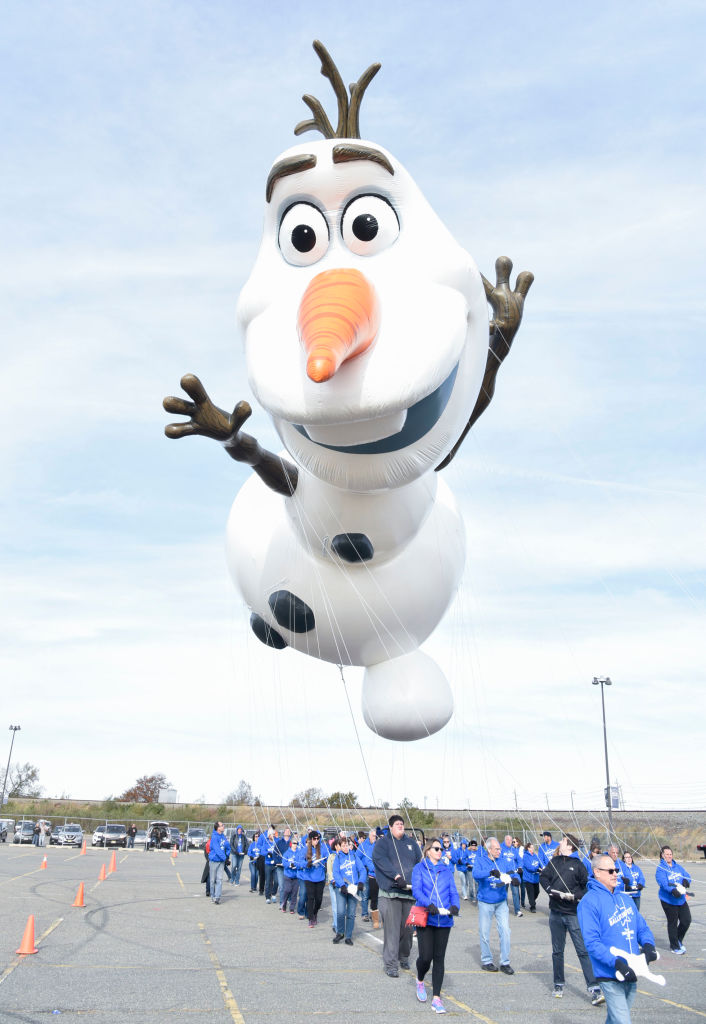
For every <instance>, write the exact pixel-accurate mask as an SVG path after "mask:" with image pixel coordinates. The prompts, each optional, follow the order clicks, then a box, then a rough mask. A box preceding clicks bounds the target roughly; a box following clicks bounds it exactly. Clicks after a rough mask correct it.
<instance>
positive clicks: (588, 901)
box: [578, 878, 655, 981]
mask: <svg viewBox="0 0 706 1024" xmlns="http://www.w3.org/2000/svg"><path fill="white" fill-rule="evenodd" d="M578 919H579V925H580V927H581V934H582V935H583V941H584V945H585V946H586V952H587V953H588V955H589V958H590V960H591V966H592V967H593V973H594V975H595V977H596V980H600V979H601V978H604V979H608V980H611V981H615V980H616V977H615V960H616V957H615V954H614V953H611V951H610V947H611V946H615V947H616V949H621V950H624V951H626V952H627V953H639V952H640V948H641V947H642V946H644V944H645V943H646V942H647V943H649V944H650V945H651V946H654V944H655V940H654V936H653V934H652V932H651V931H650V929H649V928H648V926H647V922H646V921H645V919H644V917H643V916H642V914H641V913H640V912H639V911H638V910H637V909H636V908H635V901H634V900H633V899H631V898H630V897H629V896H626V895H625V893H624V892H617V891H616V892H615V893H612V892H611V891H610V889H607V888H606V886H605V885H603V884H602V883H601V882H598V881H596V879H595V878H589V880H588V889H587V891H586V895H585V896H584V898H583V899H582V900H581V902H580V903H579V906H578Z"/></svg>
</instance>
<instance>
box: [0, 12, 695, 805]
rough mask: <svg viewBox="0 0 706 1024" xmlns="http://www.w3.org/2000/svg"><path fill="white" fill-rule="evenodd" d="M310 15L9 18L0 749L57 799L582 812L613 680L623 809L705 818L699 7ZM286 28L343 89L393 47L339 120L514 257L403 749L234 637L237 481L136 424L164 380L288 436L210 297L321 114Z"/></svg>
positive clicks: (592, 799) (218, 460)
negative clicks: (309, 799)
mask: <svg viewBox="0 0 706 1024" xmlns="http://www.w3.org/2000/svg"><path fill="white" fill-rule="evenodd" d="M299 6H300V5H294V6H293V5H290V4H285V3H282V2H279V0H275V2H273V3H270V4H268V5H267V7H266V10H265V9H263V10H262V11H261V10H260V9H259V8H257V6H256V5H252V4H247V3H243V2H239V0H231V2H226V0H213V2H210V3H208V4H196V3H187V2H174V0H149V2H144V3H140V2H136V0H120V2H119V3H118V2H110V0H105V2H102V3H101V4H94V3H91V2H82V0H75V2H68V0H58V2H55V0H52V2H42V0H38V2H36V3H33V4H31V5H27V4H22V5H20V4H16V5H6V6H5V9H4V16H3V22H4V24H3V29H4V31H3V38H2V40H1V41H0V49H1V51H2V52H1V54H0V76H2V88H1V89H0V107H1V108H2V124H3V138H4V140H5V151H6V159H5V160H4V161H3V162H2V166H1V167H0V176H1V178H2V196H3V203H2V208H3V214H2V225H3V226H2V231H1V232H0V259H1V260H2V275H1V280H0V288H1V290H2V295H1V299H0V301H1V306H2V331H1V340H0V344H1V345H2V354H3V367H4V375H5V386H4V388H3V408H4V417H3V419H4V429H3V430H2V431H1V432H0V452H1V453H2V476H1V480H2V498H3V501H2V508H3V514H2V519H1V529H2V542H3V544H2V547H3V555H2V562H1V565H0V572H1V574H2V576H1V585H0V595H1V596H0V600H1V601H2V617H1V620H0V622H1V625H0V628H1V629H2V634H3V635H2V644H1V648H0V657H1V659H2V663H1V675H0V678H1V679H2V701H1V706H2V710H3V713H4V715H3V718H4V720H3V719H2V718H0V736H1V735H5V736H6V739H7V740H8V751H9V738H10V732H9V731H8V732H7V733H5V732H4V730H5V729H6V728H7V726H8V725H10V724H19V725H20V726H21V731H20V732H18V733H17V734H16V743H15V748H14V752H13V761H21V762H25V761H29V762H31V763H33V764H35V765H37V767H38V768H39V769H40V782H41V784H42V785H43V786H44V789H45V792H46V794H47V795H51V796H61V795H67V796H72V797H74V798H77V799H78V798H86V799H89V798H93V799H101V798H104V797H107V796H109V795H118V794H119V793H120V792H122V791H123V790H124V789H125V788H127V787H128V786H129V785H131V784H132V783H133V782H134V780H135V779H136V778H137V777H138V776H141V775H143V774H151V773H153V772H163V773H165V774H166V775H167V777H168V779H169V780H170V781H171V782H172V784H173V785H174V787H175V788H176V789H177V792H178V799H179V800H184V801H192V800H197V799H200V798H202V799H205V800H207V801H209V802H218V801H220V800H221V799H222V798H223V797H224V796H225V794H227V793H228V792H230V791H231V790H232V789H233V788H234V787H235V785H236V784H237V782H238V781H239V780H240V779H245V780H246V781H248V782H249V783H250V784H251V785H252V787H253V790H254V791H255V792H256V793H257V794H259V795H260V796H261V797H262V799H263V800H264V801H265V802H267V803H268V804H272V805H277V804H285V803H287V802H288V801H289V800H290V799H291V797H292V796H293V795H294V794H295V793H296V792H298V791H299V790H302V789H304V788H306V787H309V786H318V787H320V788H322V789H323V790H324V791H325V792H332V791H334V790H343V791H348V790H352V791H353V792H355V793H356V794H357V795H358V798H359V800H360V802H361V803H363V804H371V803H377V804H379V803H381V802H383V801H387V802H389V803H391V804H392V805H395V804H396V803H397V802H398V801H399V800H401V799H402V798H403V797H407V798H409V799H411V800H412V801H413V802H414V803H417V804H419V805H420V806H424V805H425V804H426V805H427V806H429V807H434V806H440V807H464V806H467V807H469V808H512V807H513V806H515V805H517V806H519V807H520V808H545V807H546V808H548V809H560V808H567V807H569V806H571V801H573V802H574V804H575V806H576V807H577V808H579V807H581V808H598V807H600V806H601V803H602V789H603V786H604V784H605V767H604V757H603V734H602V721H601V706H600V704H601V702H600V695H599V688H598V687H594V686H592V685H591V681H592V679H593V677H594V676H609V677H610V678H611V680H612V682H613V685H612V686H611V687H610V688H609V689H608V688H607V689H606V690H605V697H606V716H607V731H608V753H609V762H610V771H611V781H613V782H617V783H619V784H620V786H621V788H622V794H623V799H624V803H625V807H626V808H628V809H642V808H655V809H659V808H668V807H703V805H704V801H705V800H706V784H705V783H704V781H703V776H702V773H697V772H694V771H693V767H692V766H693V765H694V764H695V752H696V750H697V749H698V747H699V746H700V744H701V743H702V742H703V721H704V698H703V693H704V691H705V684H706V669H705V667H704V666H705V665H706V658H705V657H704V654H705V653H706V639H704V638H705V637H706V630H705V629H704V584H705V581H706V572H705V569H706V554H705V546H704V521H705V515H704V513H705V512H706V501H705V497H706V494H705V481H706V472H705V470H706V466H705V459H704V420H705V415H704V402H703V390H704V370H705V368H706V356H705V349H704V344H703V340H704V326H705V322H706V315H705V306H704V298H703V282H704V280H705V279H706V273H705V271H706V267H704V245H703V238H704V229H705V218H704V206H705V203H706V200H705V198H704V189H703V181H704V150H705V149H706V130H705V129H706V126H705V125H704V108H703V95H704V84H705V83H704V77H705V72H704V62H703V59H702V56H703V55H702V53H701V46H700V41H701V40H702V39H703V35H704V29H705V28H706V25H705V24H704V22H705V21H706V16H705V14H704V10H703V6H702V5H700V4H697V3H690V2H686V0H684V2H679V0H676V2H674V3H671V4H669V5H667V6H665V5H663V4H658V3H640V4H637V3H624V4H619V5H615V4H608V3H600V2H599V3H597V4H593V5H591V7H590V9H583V8H582V9H579V8H575V7H572V6H571V5H569V6H567V5H565V4H558V3H543V4H541V5H540V4H536V3H499V4H495V5H493V8H492V16H490V17H489V16H488V8H487V7H486V6H485V5H481V4H480V3H477V2H462V3H453V2H449V3H444V2H442V3H440V4H439V3H435V4H431V3H422V2H417V0H411V2H407V3H405V4H404V5H398V4H381V3H373V2H369V0H361V2H359V3H357V4H355V5H350V4H343V3H339V2H336V0H327V2H326V3H323V2H319V0H314V2H310V3H307V4H306V5H301V6H302V9H301V10H298V9H297V8H298V7H299ZM315 38H320V39H321V40H322V41H323V42H324V43H325V45H326V46H327V47H328V49H329V51H330V52H331V54H332V56H333V58H334V60H335V61H336V62H337V64H338V66H339V67H340V68H341V71H342V75H343V78H344V80H345V81H346V82H349V81H353V80H355V79H356V78H357V77H358V76H359V75H360V73H361V72H362V71H363V70H364V68H366V67H367V66H368V65H369V64H370V63H372V62H373V61H380V62H381V63H382V70H381V72H380V73H379V74H378V76H377V78H376V79H375V80H374V82H373V83H372V85H371V86H370V88H369V90H368V93H367V95H366V98H365V100H364V103H363V107H362V113H361V124H362V135H363V137H365V138H368V139H370V140H371V141H373V142H377V143H378V144H380V145H383V146H385V147H386V148H387V149H388V150H390V151H391V152H392V153H394V154H395V156H396V157H397V158H398V159H399V160H401V161H402V163H403V164H404V165H405V167H406V168H407V170H408V171H409V172H410V173H411V174H412V175H413V176H414V178H415V180H416V182H417V184H418V185H419V186H420V188H421V189H422V191H423V192H424V194H425V195H426V197H427V199H428V200H429V201H430V203H431V204H432V206H433V207H434V209H435V210H436V211H437V213H438V214H439V216H440V217H441V218H442V219H443V221H444V222H445V223H446V224H447V225H448V227H449V229H450V230H451V232H452V233H453V235H454V237H455V238H456V239H457V240H458V241H459V242H460V243H461V244H462V245H463V246H464V247H465V248H466V249H467V250H468V251H469V252H470V253H471V255H472V256H473V258H474V260H475V261H476V263H477V264H478V266H479V268H480V269H481V270H482V271H483V272H484V273H485V274H486V276H488V277H492V273H493V265H494V261H495V259H496V257H497V256H500V255H508V256H510V257H511V258H512V260H513V261H514V264H515V270H516V271H519V270H523V269H528V270H532V271H533V273H534V274H535V283H534V286H533V288H532V290H531V292H530V294H529V297H528V300H527V304H526V309H525V318H524V322H523V325H522V327H521V330H520V332H519V334H518V336H517V338H516V341H515V344H514V346H513V350H512V352H511V354H510V356H509V357H508V359H507V360H506V362H505V364H504V365H503V367H502V369H501V372H500V375H499V378H498V385H497V390H496V396H495V398H494V401H493V403H492V405H491V407H490V408H489V410H488V411H487V412H486V413H485V415H484V416H483V417H482V419H481V420H480V421H479V422H478V424H477V425H476V426H475V427H474V429H473V430H472V431H471V433H470V434H469V436H468V438H467V439H466V441H465V443H464V445H463V447H462V449H461V451H460V453H459V455H458V456H457V457H456V459H455V460H454V462H453V464H452V465H451V466H450V467H449V468H448V469H447V470H446V471H445V473H444V477H445V480H446V483H447V484H449V486H450V487H451V488H452V490H453V492H454V494H455V497H456V499H457V501H458V503H459V506H460V508H461V511H462V513H463V516H464V520H465V523H466V529H467V538H468V557H467V563H466V568H465V573H464V577H463V581H462V585H461V587H460V589H459V593H458V595H457V597H456V600H455V602H454V604H453V605H452V607H451V609H450V611H449V613H448V614H447V616H446V617H445V619H444V620H443V621H442V623H441V624H440V626H439V627H438V628H437V630H436V631H435V633H434V634H433V635H432V637H430V639H429V640H428V641H427V643H426V644H425V645H424V649H425V650H426V651H427V652H428V653H430V654H431V655H432V656H433V657H434V658H436V660H437V661H438V662H439V664H440V665H441V666H442V668H443V669H444V671H445V673H446V675H447V676H448V678H449V680H450V682H451V685H452V689H453V691H454V696H455V704H456V711H455V715H454V717H453V719H452V720H451V723H450V724H449V725H448V726H447V727H446V729H444V730H443V731H442V732H441V733H439V734H437V735H436V736H434V737H432V738H429V739H425V740H423V741H420V742H417V743H411V744H398V743H391V742H389V741H385V740H382V739H380V738H378V737H376V736H375V735H373V734H372V733H371V732H370V731H369V730H368V729H367V727H366V726H365V724H364V723H363V720H362V716H361V713H360V687H361V673H360V670H359V669H354V668H351V669H346V670H345V671H344V673H343V677H342V675H341V673H340V672H339V670H338V668H337V667H336V666H333V665H327V664H322V663H319V662H316V661H314V660H313V659H310V658H306V657H304V656H302V655H298V654H296V653H295V652H291V651H285V652H281V653H280V652H272V651H270V650H267V649H265V648H264V647H262V646H261V645H260V644H259V643H258V641H257V640H256V639H255V638H254V637H253V636H252V634H251V632H250V630H249V627H248V618H249V614H248V612H247V609H246V608H245V606H244V604H243V602H242V601H241V599H240V597H239V596H238V594H237V593H236V591H235V589H234V587H233V585H232V583H231V581H230V579H229V576H228V573H227V568H226V563H225V554H224V532H225V522H226V519H227V515H228V511H229V508H230V504H231V502H232V501H233V499H234V497H235V495H236V493H237V491H238V489H239V488H240V487H241V486H242V484H243V483H244V482H245V480H246V479H247V478H248V471H247V470H245V469H243V468H242V467H240V466H238V465H236V464H235V463H234V462H232V460H230V459H228V458H227V457H226V456H225V455H224V454H223V452H222V451H221V450H220V448H219V446H218V445H216V444H214V443H213V442H209V441H206V440H204V439H198V438H196V439H186V440H183V441H179V442H174V441H171V440H168V439H167V438H165V436H164V432H163V430H164V426H165V424H166V423H167V422H169V420H170V419H173V417H170V416H168V415H167V414H166V413H165V412H164V411H163V409H162V407H161V401H162V398H163V396H165V395H167V394H176V393H178V391H179V388H178V382H179V379H180V377H181V376H182V374H184V373H185V372H187V371H189V372H195V373H198V375H199V376H200V377H201V379H202V380H203V381H204V382H205V384H206V387H207V388H208V390H209V392H210V393H211V394H212V395H213V398H214V401H216V402H217V404H220V405H222V406H224V407H226V408H230V407H232V406H233V405H234V404H235V402H236V401H237V400H239V399H243V398H245V399H247V400H249V401H250V402H251V404H253V407H254V413H253V417H252V419H251V421H250V426H249V430H250V432H251V433H253V434H255V435H256V436H257V437H258V439H259V440H260V442H261V443H262V444H263V445H265V446H266V447H269V448H273V449H274V450H277V449H278V448H279V443H278V439H277V437H276V434H275V432H274V430H273V428H272V426H271V424H270V423H269V421H268V418H267V416H266V414H265V413H264V412H263V410H262V409H261V408H259V407H258V406H257V404H256V403H255V402H254V399H253V396H252V392H251V390H250V388H249V385H248V380H247V373H246V370H245V364H244V358H243V352H242V339H241V337H240V335H239V329H238V325H237V322H236V316H235V308H236V303H237V298H238V294H239V292H240V289H241V288H242V286H243V284H244V283H245V281H246V280H247V277H248V275H249V273H250V269H251V267H252V264H253V261H254V258H255V255H256V252H257V248H258V245H259V240H260V234H261V230H262V218H263V212H264V200H263V196H264V184H265V180H266V176H267V173H268V171H269V168H270V165H271V163H272V161H273V160H274V158H275V157H276V156H277V155H278V154H279V153H280V152H281V151H282V150H283V149H285V148H286V147H288V146H289V145H292V144H293V143H294V142H295V141H296V140H295V139H294V136H293V134H292V132H293V128H294V125H295V124H296V123H297V122H298V121H300V120H302V119H304V118H305V117H307V116H308V111H307V108H306V107H305V106H304V104H303V103H302V101H301V96H302V95H303V94H304V93H313V94H314V95H316V96H319V97H320V98H321V99H322V101H323V102H324V104H325V106H326V108H327V110H329V112H330V113H331V114H332V113H333V112H332V104H333V94H332V93H331V92H330V89H329V86H328V83H327V82H326V81H325V80H324V79H323V78H321V76H320V74H319V62H318V59H317V58H316V56H315V54H314V53H313V51H312V49H311V43H312V41H313V40H314V39H315ZM699 68H700V69H701V70H699ZM305 138H312V139H313V138H315V136H305ZM8 155H10V159H7V156H8ZM5 757H6V754H5V753H3V749H2V747H0V759H1V760H2V762H3V764H4V759H5Z"/></svg>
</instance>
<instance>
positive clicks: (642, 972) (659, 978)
mask: <svg viewBox="0 0 706 1024" xmlns="http://www.w3.org/2000/svg"><path fill="white" fill-rule="evenodd" d="M610 951H611V953H612V954H613V956H622V957H623V959H624V960H627V963H628V967H632V969H633V971H634V972H635V974H636V975H637V976H638V978H647V980H648V981H653V982H654V983H655V985H666V984H667V982H666V981H665V979H664V977H663V975H661V974H653V973H652V971H651V970H650V967H649V964H648V963H647V961H646V960H645V954H644V953H628V952H626V951H625V950H624V949H618V947H617V946H611V947H610ZM655 952H656V950H655ZM657 956H658V957H659V953H658V954H657Z"/></svg>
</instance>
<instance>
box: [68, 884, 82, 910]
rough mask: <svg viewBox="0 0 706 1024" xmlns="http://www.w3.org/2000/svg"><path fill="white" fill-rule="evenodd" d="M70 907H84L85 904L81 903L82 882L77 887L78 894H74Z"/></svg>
mask: <svg viewBox="0 0 706 1024" xmlns="http://www.w3.org/2000/svg"><path fill="white" fill-rule="evenodd" d="M71 906H72V907H83V906H85V904H84V902H83V882H81V884H80V885H79V887H78V892H77V893H76V899H75V900H74V901H73V903H72V904H71Z"/></svg>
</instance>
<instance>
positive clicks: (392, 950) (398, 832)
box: [373, 814, 422, 978]
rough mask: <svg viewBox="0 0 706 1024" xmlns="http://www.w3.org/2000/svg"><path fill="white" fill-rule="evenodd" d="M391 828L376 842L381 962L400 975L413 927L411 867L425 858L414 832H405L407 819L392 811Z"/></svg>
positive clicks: (392, 975) (391, 973) (392, 974)
mask: <svg viewBox="0 0 706 1024" xmlns="http://www.w3.org/2000/svg"><path fill="white" fill-rule="evenodd" d="M388 827H389V832H388V833H387V835H385V836H381V837H380V838H379V839H378V840H377V842H376V843H375V845H374V846H373V864H374V865H375V877H376V879H377V882H378V885H379V887H380V900H379V905H380V915H381V917H382V927H383V948H382V962H383V969H384V971H385V974H386V975H387V976H388V977H389V978H398V977H399V969H400V967H401V968H402V969H403V970H405V971H406V970H409V954H410V952H411V951H412V929H411V928H409V927H408V926H407V915H408V914H409V909H410V907H411V906H412V900H413V896H412V871H413V870H414V867H415V865H416V864H418V863H419V861H420V860H421V859H422V851H421V850H420V849H419V843H418V842H417V840H416V837H414V836H407V835H405V829H404V819H403V818H402V817H401V815H399V814H393V815H392V816H391V817H390V818H389V820H388Z"/></svg>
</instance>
